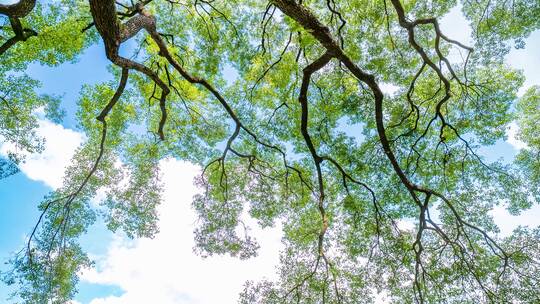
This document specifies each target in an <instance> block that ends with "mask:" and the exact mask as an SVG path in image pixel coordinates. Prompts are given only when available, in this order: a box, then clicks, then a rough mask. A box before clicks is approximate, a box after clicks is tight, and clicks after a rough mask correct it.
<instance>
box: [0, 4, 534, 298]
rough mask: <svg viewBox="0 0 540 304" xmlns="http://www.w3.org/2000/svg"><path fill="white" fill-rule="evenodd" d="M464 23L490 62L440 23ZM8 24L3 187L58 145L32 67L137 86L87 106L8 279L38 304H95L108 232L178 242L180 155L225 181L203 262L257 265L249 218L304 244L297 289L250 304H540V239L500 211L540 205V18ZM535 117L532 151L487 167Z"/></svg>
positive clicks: (288, 252) (109, 10) (89, 11)
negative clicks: (164, 211)
mask: <svg viewBox="0 0 540 304" xmlns="http://www.w3.org/2000/svg"><path fill="white" fill-rule="evenodd" d="M456 6H457V7H460V9H461V10H462V12H463V15H464V16H465V18H466V19H467V20H468V22H469V24H470V26H471V28H472V37H471V38H472V44H471V45H467V44H466V43H465V42H460V41H456V40H454V39H452V37H449V36H447V35H446V34H445V33H444V31H443V30H442V29H441V27H440V24H439V21H440V19H441V17H442V16H444V15H445V14H447V13H448V12H449V11H450V10H451V9H454V8H455V7H456ZM0 16H2V25H1V27H0V36H1V37H0V39H1V40H0V43H1V46H0V76H1V77H0V95H1V100H0V137H1V141H2V142H5V143H11V144H13V145H14V146H15V147H16V149H15V150H14V151H11V152H10V154H9V155H10V156H9V158H8V159H4V160H2V162H1V163H0V170H1V171H0V177H5V176H7V175H10V174H13V173H14V172H16V170H17V169H16V165H17V164H18V163H20V162H22V161H24V158H23V155H24V152H25V151H29V152H39V151H40V150H41V149H42V147H43V139H41V138H39V136H37V135H36V132H35V130H36V127H37V116H36V111H38V110H42V109H43V110H44V111H45V113H46V115H47V117H48V118H49V119H53V120H55V121H61V120H62V117H63V115H62V111H61V109H60V106H59V105H60V101H61V98H60V97H58V96H49V95H43V94H38V93H36V88H37V87H38V86H39V80H36V79H32V78H31V77H29V76H28V75H27V74H26V72H25V71H26V68H27V67H28V65H29V64H30V63H34V62H37V63H40V64H44V65H49V66H51V67H54V66H58V65H59V64H62V63H65V62H70V61H75V60H77V59H78V56H79V55H80V54H81V53H82V52H84V50H85V49H86V48H88V47H89V46H91V45H96V44H97V45H99V46H100V47H102V48H103V51H104V53H105V54H106V56H107V58H108V59H109V61H110V64H111V68H110V71H111V73H112V74H114V76H115V77H116V79H117V80H115V81H111V82H104V83H99V84H96V85H90V84H89V85H86V86H85V87H84V88H83V89H82V91H81V92H80V97H79V101H78V104H77V109H78V111H77V121H78V123H79V128H80V130H81V131H83V132H84V133H85V135H86V137H87V140H86V141H85V143H84V144H83V145H82V146H81V147H80V148H79V149H78V150H77V152H76V154H75V156H74V158H73V160H72V164H71V166H70V167H69V168H68V169H67V170H66V173H65V180H64V185H63V186H62V187H61V188H59V189H56V190H54V191H53V192H51V193H50V194H49V195H48V196H47V197H45V198H44V200H43V201H42V202H41V203H40V204H39V209H40V211H41V216H40V217H39V219H37V221H36V225H35V228H34V229H33V230H32V231H30V232H29V233H30V234H29V238H28V241H27V244H26V246H25V248H23V249H22V250H21V251H20V253H19V254H17V255H16V256H14V257H13V259H12V260H11V261H10V264H11V267H12V270H11V271H9V272H7V273H3V274H2V279H3V280H4V281H5V282H7V283H8V284H16V285H17V286H18V289H17V291H16V294H15V296H16V297H17V298H18V299H20V301H21V302H22V303H65V302H67V301H68V300H69V299H71V298H72V297H73V296H74V295H75V293H76V285H77V280H78V278H77V274H78V272H79V271H80V270H81V269H83V268H85V267H90V266H91V265H92V261H91V259H90V258H89V257H88V256H87V254H86V253H85V252H84V251H83V250H82V249H81V246H80V245H79V243H78V239H79V237H80V236H81V235H83V234H84V233H86V231H87V229H88V227H89V226H90V225H91V224H92V223H94V222H95V220H96V219H97V218H98V217H103V218H104V219H105V221H106V223H107V226H108V228H109V229H110V230H111V231H123V232H125V233H126V234H127V235H128V236H129V237H134V238H135V237H152V236H153V235H154V234H155V233H156V232H157V231H158V230H159V227H158V226H157V218H158V214H157V212H156V206H158V204H159V203H160V200H161V190H162V187H161V183H160V172H159V166H158V164H159V161H160V160H161V159H163V158H166V157H175V158H178V159H182V160H188V161H190V162H193V163H195V164H198V165H200V166H201V168H203V169H202V174H201V176H200V177H199V178H198V179H197V181H196V183H197V185H199V186H200V187H201V189H203V194H201V195H198V196H196V197H195V198H194V200H193V207H194V208H195V210H196V211H197V213H198V216H199V222H198V226H197V229H196V231H195V240H196V244H197V248H196V250H197V252H198V253H199V254H201V255H213V254H230V255H232V256H237V257H239V258H240V259H246V258H250V257H252V256H254V255H256V254H257V250H258V244H257V240H256V239H254V238H253V237H251V236H250V235H249V229H248V228H247V227H246V226H245V224H244V220H243V219H244V217H245V216H250V217H252V218H254V219H256V221H257V222H258V224H259V225H260V226H261V227H263V228H264V227H271V226H274V225H277V224H280V225H281V226H282V227H283V243H284V246H285V249H284V250H283V252H281V257H282V258H281V264H280V265H279V270H278V271H279V280H277V281H261V282H251V281H250V282H247V283H246V285H245V290H244V292H243V293H242V294H241V295H240V302H241V303H292V302H295V303H372V302H373V301H374V295H375V294H376V293H377V292H384V293H385V294H387V295H388V298H389V299H390V300H391V301H392V303H539V302H540V293H539V292H538V286H540V265H539V263H540V230H539V229H527V228H518V229H516V230H515V231H514V232H513V233H512V234H511V235H509V236H503V235H501V234H500V233H499V229H498V227H497V225H496V224H495V223H494V221H493V218H492V216H491V215H490V213H489V211H490V210H492V209H493V208H494V207H496V206H504V207H506V208H507V209H508V210H509V211H510V212H511V213H512V214H519V212H521V211H522V210H525V209H527V208H529V207H530V206H532V205H533V204H535V203H538V201H539V200H540V187H539V186H540V158H539V156H538V155H539V153H540V140H539V137H538V135H539V134H540V130H539V128H540V127H539V125H538V123H537V121H538V119H540V117H539V115H540V87H532V88H530V89H529V90H528V91H527V92H526V93H525V94H524V95H523V96H522V97H521V98H518V95H517V92H518V89H519V88H520V87H521V86H522V84H523V81H524V77H523V75H522V74H521V72H520V71H517V70H514V69H512V68H511V67H509V66H508V65H507V64H505V63H504V56H505V55H506V54H507V53H508V52H509V50H510V49H511V48H512V47H523V46H524V38H526V37H527V36H528V35H529V34H530V33H531V32H532V31H534V30H537V29H539V28H540V2H538V1H536V0H514V1H503V0H475V1H470V0H463V1H448V0H442V1H439V0H431V1H423V0H377V1H367V0H347V1H345V0H343V1H342V0H327V1H314V0H304V1H302V0H299V1H295V0H269V1H260V0H234V1H225V0H183V1H177V0H154V1H152V0H142V1H127V0H125V1H124V0H119V1H113V0H89V1H83V0H57V1H35V0H20V1H18V2H16V3H14V4H9V5H8V4H0ZM121 48H123V49H122V50H123V51H122V52H120V49H121ZM389 86H390V87H393V88H395V90H393V92H389V91H388V90H384V89H383V88H385V87H389ZM513 121H516V122H517V124H518V125H519V130H520V131H519V135H518V136H519V138H520V139H521V140H522V141H524V142H525V143H527V145H528V147H527V148H526V149H523V150H521V152H520V153H519V154H518V156H517V157H516V158H515V160H514V161H513V162H511V163H505V162H502V161H496V162H488V161H486V159H485V158H484V157H483V156H481V155H480V154H479V149H480V148H482V147H486V146H490V145H493V144H494V143H495V142H497V141H498V140H501V139H504V138H505V136H506V135H505V131H506V129H507V127H508V125H509V124H510V123H511V122H513ZM351 130H352V131H351ZM118 180H122V181H125V182H121V183H118V182H117V181H118ZM98 190H101V191H104V192H105V193H106V198H105V199H104V200H102V202H101V205H102V206H101V207H100V208H96V207H95V206H94V205H92V204H90V200H91V199H92V198H93V197H94V196H95V195H96V192H97V191H98ZM403 223H413V224H414V225H412V226H413V228H412V229H409V228H405V227H404V225H403ZM171 263H174V261H171Z"/></svg>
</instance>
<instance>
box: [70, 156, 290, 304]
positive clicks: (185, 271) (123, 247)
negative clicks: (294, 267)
mask: <svg viewBox="0 0 540 304" xmlns="http://www.w3.org/2000/svg"><path fill="white" fill-rule="evenodd" d="M160 165H161V168H162V172H163V179H162V180H163V182H164V184H165V190H164V196H163V198H164V200H163V203H162V205H160V207H159V213H160V219H159V227H160V232H159V233H158V234H157V235H156V236H155V238H154V239H139V240H135V241H130V240H127V239H125V238H123V237H120V236H117V237H116V239H115V240H114V241H113V242H112V244H111V245H110V247H109V249H108V252H107V254H106V255H105V256H104V257H103V258H101V259H99V260H98V261H97V266H96V268H94V269H90V270H87V271H86V272H83V274H82V277H81V279H82V280H83V281H85V282H88V283H95V284H108V285H117V286H119V287H120V288H121V289H123V290H124V291H125V292H124V293H123V294H122V295H120V296H108V297H105V298H97V299H94V300H92V301H91V302H90V303H91V304H128V303H129V304H138V303H160V304H168V303H175V304H176V303H190V304H194V303H198V304H204V303H236V301H237V299H238V294H239V293H240V292H241V291H242V289H243V284H244V282H245V281H246V280H260V279H262V278H263V277H266V278H269V279H274V278H275V277H274V276H275V273H276V270H275V265H277V264H278V262H279V254H278V253H279V251H280V248H281V242H280V235H281V234H280V233H279V231H278V229H277V228H275V229H270V230H265V231H260V230H254V231H253V234H254V235H255V236H256V237H257V239H258V240H259V241H260V243H261V251H260V254H259V256H258V257H256V258H253V259H250V260H247V261H241V260H239V259H236V258H231V257H226V256H217V257H210V258H206V259H203V258H201V257H198V256H197V255H195V254H194V253H193V246H194V241H193V233H192V232H193V229H194V227H195V223H196V215H195V213H194V211H193V210H192V209H191V201H192V197H193V195H194V194H195V193H196V191H197V189H196V188H195V186H193V177H194V176H195V174H198V173H199V168H198V167H196V166H194V165H191V164H189V163H186V162H182V161H178V160H174V159H167V160H163V161H162V162H161V164H160Z"/></svg>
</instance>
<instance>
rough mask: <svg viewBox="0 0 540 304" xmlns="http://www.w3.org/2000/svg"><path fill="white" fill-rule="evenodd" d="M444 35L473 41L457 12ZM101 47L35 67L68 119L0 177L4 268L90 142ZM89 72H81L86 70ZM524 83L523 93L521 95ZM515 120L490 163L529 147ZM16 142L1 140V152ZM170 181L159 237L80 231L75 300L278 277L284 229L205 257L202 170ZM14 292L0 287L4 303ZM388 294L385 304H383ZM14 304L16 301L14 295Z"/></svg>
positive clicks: (176, 298) (229, 296) (516, 55)
mask: <svg viewBox="0 0 540 304" xmlns="http://www.w3.org/2000/svg"><path fill="white" fill-rule="evenodd" d="M442 29H443V31H444V32H445V33H446V34H447V36H449V37H452V38H454V39H457V40H460V41H467V40H468V35H469V33H470V29H469V28H468V27H467V26H466V23H465V22H464V20H463V17H462V16H461V14H460V12H459V11H458V10H453V11H452V12H451V13H450V14H449V15H448V16H447V17H446V18H445V19H444V20H443V22H442ZM538 54H540V32H539V31H537V32H534V33H533V34H532V35H531V36H530V37H529V39H527V45H526V48H525V49H523V50H513V51H512V52H511V53H510V54H509V55H508V57H507V61H508V63H509V64H511V65H512V66H514V67H516V68H519V69H522V70H523V71H524V74H525V76H526V82H525V86H524V87H530V86H531V85H534V84H540V72H539V71H540V56H538ZM107 65H108V61H107V59H106V58H105V56H104V53H103V48H102V46H101V45H96V46H93V47H90V48H89V49H88V50H87V51H86V52H85V53H84V54H83V55H82V56H80V58H79V60H78V62H76V63H68V64H63V65H61V66H60V67H56V68H53V69H51V68H49V67H45V66H40V65H36V64H33V65H31V66H30V67H29V69H28V73H29V74H30V76H32V77H34V78H36V79H39V80H40V81H42V83H43V86H42V88H41V91H42V92H46V93H49V94H51V93H54V94H59V95H62V96H63V99H62V100H63V101H62V105H63V108H64V109H65V110H66V112H67V116H66V119H65V120H64V121H63V122H62V123H61V124H55V123H53V122H50V121H48V120H46V119H45V118H44V117H41V119H40V125H39V128H38V132H39V134H40V135H41V136H43V137H44V138H46V140H47V142H46V149H45V151H44V152H43V153H42V154H39V155H29V156H28V159H27V162H26V163H25V164H23V165H22V166H21V173H19V174H16V175H14V176H11V177H9V178H6V179H3V180H0V231H1V232H2V237H1V238H0V262H2V263H0V271H2V270H6V266H5V265H4V263H3V262H4V261H6V260H7V259H8V258H9V256H10V255H11V254H13V253H14V252H16V251H18V250H20V249H21V248H22V245H23V243H24V241H25V239H26V237H27V235H28V233H29V231H31V228H32V227H33V225H34V224H35V222H36V220H37V218H38V216H39V213H38V210H37V207H36V205H37V203H38V202H39V201H40V199H41V198H42V197H43V196H44V195H45V194H46V193H48V192H49V191H51V190H52V189H55V188H57V187H59V186H60V185H61V183H62V178H63V173H64V168H65V167H66V166H67V165H68V164H69V161H70V158H71V156H72V155H73V153H74V150H75V149H76V147H78V146H79V145H80V144H81V143H82V142H83V141H84V135H82V134H81V133H80V132H79V131H77V124H76V121H75V119H74V114H75V111H76V106H75V105H76V101H77V97H78V93H79V91H80V89H81V86H82V85H83V84H93V83H98V82H104V81H107V80H110V79H112V76H111V75H110V74H109V73H108V71H107ZM83 71H84V72H83ZM524 90H525V89H522V90H521V91H520V93H523V92H524ZM515 131H516V129H515V126H513V127H512V128H510V130H509V131H508V135H509V139H508V140H507V141H505V142H502V141H501V142H498V143H497V144H496V145H495V146H494V147H491V148H489V149H485V150H484V151H483V153H484V154H485V155H486V156H487V157H488V159H490V160H496V159H498V158H501V157H502V158H504V159H506V160H510V159H511V158H512V157H513V155H515V154H516V153H517V151H518V149H521V148H523V147H524V145H523V143H521V142H519V141H518V140H517V139H515V136H513V134H515ZM8 148H9V147H7V146H6V145H2V144H1V143H0V155H2V154H5V152H6V150H7V149H8ZM160 166H161V169H162V174H163V177H162V181H163V182H164V195H163V197H164V200H163V203H162V204H161V205H160V207H159V214H160V219H159V227H160V232H159V233H158V234H157V235H156V236H155V237H154V238H153V239H139V240H130V239H128V238H126V237H125V236H124V235H122V234H121V233H117V234H112V233H110V232H108V231H107V229H106V228H105V227H104V224H103V223H102V222H98V223H96V224H95V225H94V226H92V228H91V229H90V232H89V233H88V234H87V235H86V236H84V237H83V239H82V245H83V247H84V249H86V250H87V251H88V252H89V254H90V256H91V258H93V259H94V260H95V261H96V263H95V267H93V268H92V269H88V270H85V271H83V272H82V273H81V282H80V284H79V293H78V294H77V296H76V297H75V301H74V302H73V304H138V303H141V304H142V303H162V304H169V303H170V304H173V303H184V304H210V303H224V304H227V303H236V301H237V298H238V293H239V292H240V291H241V290H242V289H243V284H244V282H245V281H246V280H255V281H258V280H260V279H261V278H263V277H265V278H269V279H272V278H275V277H276V268H275V267H276V265H277V264H278V262H279V250H280V248H282V246H281V243H280V237H281V235H280V230H279V227H276V228H273V229H269V230H264V231H260V230H258V229H254V230H253V234H254V235H255V237H257V239H258V241H259V242H260V245H261V250H260V252H259V255H258V256H257V257H256V258H253V259H250V260H247V261H240V260H238V259H234V258H230V257H227V256H218V257H209V258H206V259H203V258H201V257H199V256H197V255H195V254H194V253H193V246H194V241H193V234H192V232H193V229H194V227H195V221H196V216H195V213H194V211H193V210H192V209H191V207H190V205H191V198H192V196H193V195H194V194H195V193H197V191H198V190H197V189H196V188H195V187H194V185H193V177H194V176H195V175H196V174H198V172H199V168H197V167H196V166H194V165H191V164H189V163H186V162H183V161H179V160H176V159H165V160H162V161H161V163H160ZM493 215H494V216H495V219H496V222H497V223H498V224H499V226H500V227H501V230H502V233H505V234H507V233H510V232H511V231H512V229H513V228H515V227H516V226H517V225H518V224H521V225H531V226H532V225H538V224H539V221H538V220H537V219H538V218H540V206H534V207H533V208H531V209H530V210H528V211H526V212H524V213H523V214H522V215H520V216H517V217H516V216H510V215H509V214H508V213H507V212H506V211H505V210H504V209H502V208H498V209H496V210H494V211H493ZM10 291H12V289H10V287H8V286H5V285H3V283H0V302H3V301H4V299H6V298H7V296H8V294H9V293H10ZM383 302H384V300H381V303H383ZM8 303H9V301H8Z"/></svg>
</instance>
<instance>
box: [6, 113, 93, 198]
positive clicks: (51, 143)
mask: <svg viewBox="0 0 540 304" xmlns="http://www.w3.org/2000/svg"><path fill="white" fill-rule="evenodd" d="M37 134H38V136H41V137H44V138H45V139H46V142H45V150H44V151H43V152H42V153H33V154H27V156H26V161H25V162H24V163H22V164H20V165H19V168H20V169H21V171H22V172H23V173H24V174H25V175H26V176H28V178H30V179H32V180H36V181H41V182H43V183H45V184H46V185H47V186H49V187H51V188H53V189H56V188H59V187H60V186H62V179H63V176H64V170H65V169H66V167H67V166H68V165H69V163H70V161H71V158H72V157H73V154H74V153H75V149H76V148H77V147H78V146H79V145H80V144H81V143H82V142H83V139H84V136H83V135H82V134H81V133H79V132H76V131H73V130H71V129H66V128H64V127H63V126H61V125H59V124H55V123H53V122H51V121H49V120H46V119H40V120H39V127H38V128H37ZM10 150H14V147H13V145H11V144H10V143H4V144H0V155H3V156H6V155H7V153H8V151H10Z"/></svg>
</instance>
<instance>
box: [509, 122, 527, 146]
mask: <svg viewBox="0 0 540 304" xmlns="http://www.w3.org/2000/svg"><path fill="white" fill-rule="evenodd" d="M518 132H519V126H518V125H517V124H516V123H515V122H512V123H511V124H510V126H509V128H508V129H507V130H506V136H507V137H508V139H507V140H506V141H507V142H508V143H509V144H510V145H512V147H513V148H514V149H516V150H521V149H525V148H527V144H526V143H524V142H522V141H521V140H519V139H518V137H517V135H518Z"/></svg>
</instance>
